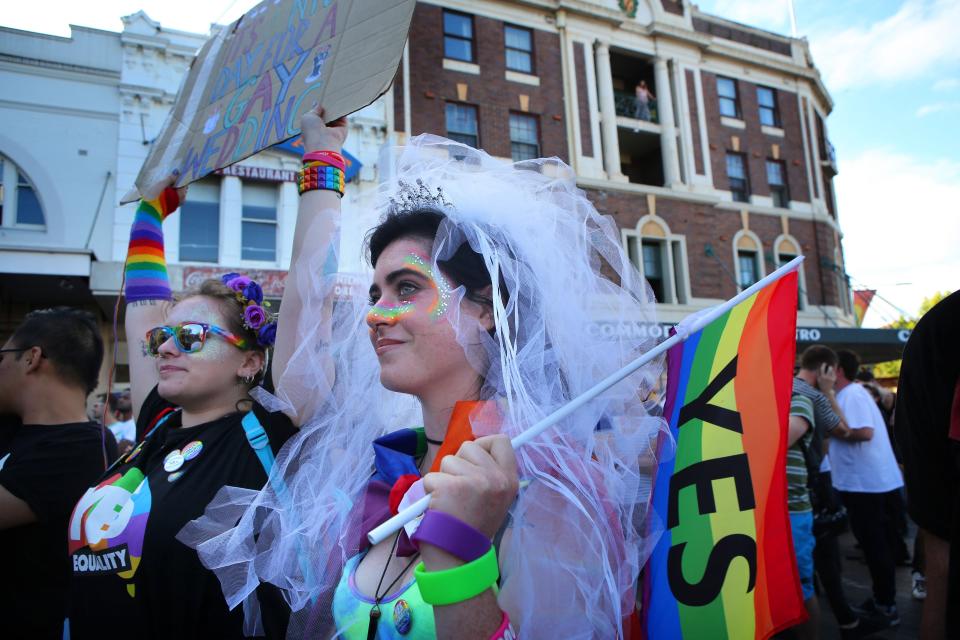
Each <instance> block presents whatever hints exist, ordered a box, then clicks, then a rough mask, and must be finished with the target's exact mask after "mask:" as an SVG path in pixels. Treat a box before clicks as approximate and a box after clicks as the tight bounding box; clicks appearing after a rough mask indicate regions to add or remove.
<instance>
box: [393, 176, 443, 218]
mask: <svg viewBox="0 0 960 640" xmlns="http://www.w3.org/2000/svg"><path fill="white" fill-rule="evenodd" d="M397 184H398V185H399V186H398V188H397V194H396V196H394V197H392V198H390V207H389V211H388V213H401V212H404V211H416V210H417V209H439V210H441V211H442V210H444V209H448V208H450V207H452V206H453V205H452V204H451V203H449V202H447V199H446V198H445V197H444V196H443V187H437V192H436V194H434V192H433V191H432V190H431V189H430V188H429V187H427V185H425V184H423V180H421V179H420V178H417V186H416V188H414V187H413V186H411V185H410V183H408V182H404V181H403V180H398V181H397Z"/></svg>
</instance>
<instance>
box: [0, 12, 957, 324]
mask: <svg viewBox="0 0 960 640" xmlns="http://www.w3.org/2000/svg"><path fill="white" fill-rule="evenodd" d="M255 4H256V3H255V2H253V1H251V0H226V1H223V0H221V1H210V0H208V1H205V2H196V1H195V0H192V1H187V0H163V1H162V2H161V1H159V0H131V1H126V0H97V1H96V2H76V1H75V0H74V1H72V2H66V1H64V0H48V2H45V3H44V4H43V10H42V11H38V10H37V5H33V4H32V3H29V2H16V3H14V2H8V3H6V6H5V7H4V11H3V15H2V17H0V24H2V25H3V26H8V27H15V28H18V29H26V30H29V31H40V32H44V33H52V34H57V35H64V36H68V35H69V34H70V29H69V26H68V25H69V24H71V23H72V24H78V25H84V26H89V27H96V28H100V29H107V30H111V31H120V30H121V29H122V27H123V25H122V23H121V21H120V17H121V16H124V15H129V14H132V13H135V12H137V11H138V10H141V9H142V10H144V11H145V12H146V13H147V15H149V16H150V17H151V18H152V19H154V20H156V21H158V22H160V23H161V25H162V26H163V27H167V28H173V29H180V30H184V31H193V32H198V33H206V32H207V31H208V30H209V27H210V24H211V23H213V22H220V23H228V22H231V21H233V20H235V19H236V18H238V17H239V16H240V15H241V14H242V13H243V12H244V11H246V10H248V9H250V8H251V7H253V6H254V5H255ZM698 4H699V6H700V7H701V8H702V9H703V10H705V11H708V12H710V13H716V14H718V15H722V16H725V17H727V18H730V19H733V20H737V21H740V22H743V23H746V24H750V25H754V26H757V27H761V28H765V29H770V30H772V31H776V32H779V33H784V34H789V33H790V20H789V12H788V5H787V0H701V1H700V2H699V3H698ZM795 11H796V16H797V24H798V32H799V35H801V36H804V37H807V38H808V39H809V41H810V46H811V48H812V50H813V55H814V60H815V62H816V64H817V66H818V67H819V68H820V70H821V73H822V74H823V77H824V80H825V82H826V85H827V88H828V90H829V91H830V93H831V95H832V97H833V100H834V111H833V113H832V114H831V115H830V117H829V119H828V121H827V126H828V129H829V135H830V139H831V141H832V142H833V144H834V146H835V147H836V151H837V159H838V160H837V161H838V164H839V169H840V174H839V175H838V176H837V178H836V191H837V199H838V206H839V216H840V224H841V226H842V228H843V233H844V236H845V237H844V249H845V251H846V258H847V272H848V273H849V274H850V276H851V278H852V281H853V284H854V287H858V288H859V287H863V288H875V289H878V290H879V295H880V296H882V297H883V298H884V299H886V300H888V301H889V302H890V303H891V304H887V303H886V302H884V301H883V300H875V301H874V303H873V306H872V307H871V310H870V312H869V313H868V315H867V321H866V323H865V324H866V325H867V326H880V325H882V324H884V323H886V322H889V321H890V320H892V319H893V318H894V317H896V315H898V311H897V309H902V310H904V311H906V312H907V313H910V314H912V313H916V311H917V309H918V307H919V305H920V302H921V300H922V299H923V298H924V297H925V296H929V295H931V294H933V293H934V292H935V291H941V290H951V291H952V290H955V289H957V288H960V124H958V123H960V36H958V33H960V0H843V1H842V2H837V1H836V0H795Z"/></svg>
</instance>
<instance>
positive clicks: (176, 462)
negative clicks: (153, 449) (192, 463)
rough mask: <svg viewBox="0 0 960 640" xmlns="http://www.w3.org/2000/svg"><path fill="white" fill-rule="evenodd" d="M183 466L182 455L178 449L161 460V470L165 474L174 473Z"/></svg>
mask: <svg viewBox="0 0 960 640" xmlns="http://www.w3.org/2000/svg"><path fill="white" fill-rule="evenodd" d="M182 466H183V454H182V453H180V450H179V449H174V450H173V451H171V452H170V453H168V454H167V456H166V457H165V458H164V459H163V470H164V471H166V472H167V473H171V472H173V471H176V470H177V469H179V468H180V467H182Z"/></svg>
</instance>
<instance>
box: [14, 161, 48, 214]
mask: <svg viewBox="0 0 960 640" xmlns="http://www.w3.org/2000/svg"><path fill="white" fill-rule="evenodd" d="M17 224H18V225H21V224H22V225H29V226H39V227H42V226H43V225H44V219H43V209H42V208H41V207H40V200H39V199H38V198H37V192H36V191H34V189H33V185H32V184H30V181H29V180H28V179H27V176H25V175H23V174H22V173H20V172H19V171H17Z"/></svg>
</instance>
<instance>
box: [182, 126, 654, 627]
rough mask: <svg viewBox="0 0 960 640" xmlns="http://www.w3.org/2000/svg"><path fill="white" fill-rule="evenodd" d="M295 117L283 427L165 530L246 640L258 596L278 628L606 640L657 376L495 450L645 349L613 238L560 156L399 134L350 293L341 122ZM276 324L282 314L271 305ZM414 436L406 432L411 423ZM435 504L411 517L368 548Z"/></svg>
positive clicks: (649, 302) (634, 552)
mask: <svg viewBox="0 0 960 640" xmlns="http://www.w3.org/2000/svg"><path fill="white" fill-rule="evenodd" d="M324 116H325V114H324V112H323V110H322V109H320V108H317V109H316V110H315V111H313V112H311V113H308V114H306V115H305V116H304V117H303V118H302V132H303V140H304V144H305V148H306V149H307V150H308V152H307V153H306V154H305V155H304V166H303V169H302V171H301V174H300V177H299V186H300V193H301V198H300V206H299V211H298V219H297V228H296V231H295V234H294V252H293V260H292V263H291V269H290V272H289V274H288V277H287V281H286V287H285V291H284V297H283V307H282V309H283V313H282V315H281V320H280V325H279V326H280V331H279V332H278V338H277V347H276V354H277V359H278V360H282V361H283V367H282V371H278V370H277V369H275V371H274V375H275V380H276V392H275V395H268V394H266V393H263V394H259V395H258V398H260V399H261V401H262V402H263V403H264V404H266V405H269V406H270V407H272V408H276V409H280V410H282V411H284V412H286V413H287V414H288V415H290V416H292V417H293V418H294V420H295V422H297V423H299V424H300V425H301V427H300V429H299V431H298V433H297V434H296V435H295V436H294V437H293V438H291V439H290V440H289V441H288V443H287V444H286V445H285V446H284V448H283V450H282V451H281V452H280V454H279V455H278V457H277V464H276V466H275V468H274V472H273V474H272V475H271V482H270V484H269V485H268V486H266V487H264V488H263V490H262V491H260V492H258V493H252V492H242V493H238V492H236V491H233V490H227V489H225V490H223V491H221V492H220V493H219V494H218V495H217V496H216V498H215V499H214V501H213V502H212V503H211V504H210V505H209V507H208V508H207V510H206V512H205V514H204V516H203V517H201V518H198V519H196V520H194V521H193V522H191V523H190V524H188V525H187V526H186V527H185V528H184V529H183V531H181V533H180V534H179V536H178V538H179V539H181V540H183V541H184V542H186V543H188V544H190V545H191V546H194V547H196V549H197V551H198V553H199V555H200V557H201V558H202V560H203V562H204V564H205V565H206V566H208V567H210V568H211V569H212V570H214V571H215V572H216V573H217V575H218V576H219V578H220V581H221V584H222V585H223V587H224V594H225V596H226V598H227V601H228V602H229V603H230V604H231V606H232V605H237V604H240V603H243V607H244V609H245V610H246V612H247V615H248V616H250V618H249V622H250V626H249V627H248V630H249V631H252V630H253V629H254V628H255V624H256V621H257V615H256V614H257V611H258V605H257V601H258V600H259V601H260V603H259V604H260V608H259V610H260V611H262V609H263V599H262V597H260V594H258V593H257V588H258V587H259V586H260V585H261V584H262V583H271V584H274V585H276V586H278V587H280V588H281V589H282V590H283V591H284V597H285V599H286V601H287V602H289V603H290V606H291V609H292V611H293V613H292V614H291V617H290V621H289V625H288V630H287V637H297V638H301V637H302V638H333V637H337V638H345V639H347V640H364V639H366V640H373V639H374V638H379V639H380V640H386V639H401V638H406V639H411V640H413V639H416V640H421V639H432V638H444V639H452V638H456V639H458V640H459V639H464V640H499V639H508V638H515V637H523V638H536V639H538V638H545V639H546V638H549V639H554V638H604V639H606V638H616V637H622V636H623V635H624V633H625V631H624V630H625V627H626V625H627V623H628V620H629V619H630V617H631V615H632V614H633V613H634V612H635V608H636V592H635V584H636V579H637V575H638V572H639V568H640V566H641V565H642V563H643V561H644V560H645V558H646V553H647V552H648V550H649V548H650V547H651V546H652V545H651V541H652V540H653V539H654V537H655V536H656V535H657V534H658V530H657V527H658V526H659V525H658V524H657V523H656V522H654V521H647V519H646V515H647V510H646V507H647V505H648V502H649V497H650V495H649V492H650V482H649V473H648V472H647V471H645V470H643V469H641V461H642V460H645V461H646V463H647V464H650V465H655V460H654V454H653V452H654V450H655V449H656V448H657V446H658V442H659V440H658V434H659V433H660V429H661V428H662V426H663V421H662V420H661V419H660V418H658V417H654V416H652V415H651V414H650V412H649V409H651V408H652V407H653V405H654V404H655V402H654V401H649V398H650V397H651V390H652V388H653V386H654V385H655V384H657V383H658V381H659V378H660V365H659V364H658V363H653V364H650V365H648V366H646V367H644V368H643V369H641V370H639V371H638V372H637V373H636V374H634V375H633V376H631V377H630V378H629V380H628V381H626V382H624V383H623V384H621V385H619V386H617V387H614V388H613V389H610V390H609V391H607V392H604V393H603V394H602V395H601V396H600V397H598V398H597V399H596V400H595V401H591V402H589V403H587V404H586V405H584V406H583V407H582V408H581V409H579V410H578V411H577V412H576V413H574V414H573V415H571V416H570V417H569V418H567V419H565V420H564V421H563V422H562V423H561V424H560V425H558V426H557V427H556V428H555V429H553V430H552V431H550V432H547V433H544V434H542V435H541V436H539V437H537V438H536V439H535V440H534V441H533V442H531V443H530V444H529V445H527V446H525V447H522V448H518V449H516V450H514V449H513V448H512V446H511V444H510V438H511V437H512V436H515V435H517V434H518V433H519V432H521V431H523V430H524V429H525V428H526V427H529V426H530V425H532V424H534V423H535V422H537V421H538V420H540V419H541V418H543V417H544V416H546V415H549V414H551V413H552V412H554V411H555V410H557V409H559V408H560V407H563V406H566V405H567V403H569V402H570V401H571V399H573V398H575V397H577V396H578V395H580V394H581V393H583V392H584V391H585V390H586V389H588V388H590V387H592V386H593V385H594V384H595V383H596V382H597V381H598V380H600V379H601V378H603V377H605V376H607V375H608V374H610V373H611V372H613V371H616V370H617V369H619V368H620V367H621V366H623V365H624V364H626V363H627V362H629V361H631V360H633V359H634V358H635V357H636V356H637V355H639V354H641V353H643V352H644V351H645V350H646V349H649V348H650V347H651V346H652V345H653V343H654V342H655V340H654V338H652V337H650V336H652V335H654V334H653V333H652V332H650V333H640V332H633V331H624V332H606V331H601V330H599V328H598V326H597V323H596V319H597V317H602V318H604V320H605V322H606V323H609V325H611V326H613V327H617V326H628V327H636V326H638V325H642V324H644V323H647V322H652V320H653V319H652V314H651V312H652V309H653V307H654V305H653V296H652V293H651V292H650V289H649V287H648V286H647V285H646V283H645V282H644V281H643V280H642V278H641V277H640V275H639V274H638V273H637V271H636V269H635V268H634V267H633V266H632V264H631V262H630V260H629V258H628V256H627V255H626V252H625V251H624V248H623V246H622V243H621V240H620V236H619V233H618V232H617V229H616V227H615V225H614V224H613V222H612V221H611V220H610V219H609V218H605V217H602V216H600V215H599V214H598V213H597V211H596V209H595V208H594V207H593V205H592V204H591V203H590V201H589V200H587V198H586V197H585V195H584V194H583V192H582V191H580V190H579V189H578V188H577V186H576V181H575V176H574V174H573V172H572V171H571V170H570V168H569V167H567V166H566V165H564V164H563V163H562V162H560V161H558V160H556V159H543V160H534V161H527V162H523V163H517V164H511V163H508V162H504V161H503V160H500V159H497V158H493V157H491V156H489V155H487V154H486V153H484V152H482V151H478V150H476V149H472V148H470V147H467V146H465V145H462V144H459V143H456V142H453V141H450V140H445V139H442V138H437V137H434V136H427V135H424V136H418V137H417V138H414V139H412V140H410V141H408V143H407V146H405V147H403V148H401V149H398V150H396V151H395V154H394V157H393V158H392V159H391V160H390V161H389V162H381V164H380V166H379V170H380V171H381V175H382V176H386V177H387V179H385V181H384V184H383V185H382V188H381V190H380V192H379V193H378V194H377V196H376V199H375V202H373V203H364V202H358V201H357V200H355V199H353V198H351V203H350V210H349V211H350V212H349V214H345V215H350V216H353V217H355V219H354V222H356V223H360V221H361V220H362V219H363V218H362V217H361V216H364V215H365V214H366V212H369V211H374V212H376V213H377V214H379V216H380V219H379V222H378V223H375V226H374V228H373V229H372V230H371V231H370V232H369V233H368V235H367V238H366V240H365V242H364V243H363V250H364V251H365V252H366V254H367V256H368V257H369V262H370V266H371V267H372V274H370V273H368V274H365V276H363V277H365V278H366V281H367V282H368V283H369V285H368V287H369V288H368V290H367V292H366V293H367V295H365V296H361V295H353V296H345V295H343V292H342V289H340V288H339V287H338V282H337V279H336V272H337V265H338V263H339V256H340V255H341V251H342V252H344V253H347V252H350V253H355V252H358V251H359V250H360V249H361V247H358V246H355V245H351V244H348V243H347V242H346V238H347V234H346V233H345V234H344V240H343V241H341V238H340V219H341V200H340V196H341V195H342V190H343V183H342V169H343V164H342V159H341V158H340V155H339V151H340V149H341V146H342V144H343V141H344V138H345V134H346V127H345V124H344V122H343V121H342V120H338V121H334V122H331V123H329V124H325V122H324V121H325V117H324ZM288 313H289V315H288ZM411 425H419V426H413V427H412V428H405V427H410V426H411ZM425 493H429V494H430V495H431V502H430V508H429V510H428V511H427V512H426V513H425V514H424V516H423V517H422V519H417V520H415V521H413V522H411V523H410V524H409V525H408V526H407V527H405V528H404V529H402V530H400V531H398V532H395V533H393V534H391V535H389V536H387V538H386V539H384V540H382V541H380V542H376V543H371V541H370V540H369V539H368V536H367V534H368V533H370V532H371V530H372V529H374V528H375V527H377V526H378V525H380V524H382V523H383V522H385V521H386V520H387V519H389V518H390V517H391V516H392V515H393V514H396V513H398V511H400V510H402V509H403V508H404V507H405V506H407V505H408V504H410V503H412V502H415V501H416V500H418V499H419V498H420V497H421V496H423V495H424V494H425Z"/></svg>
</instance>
